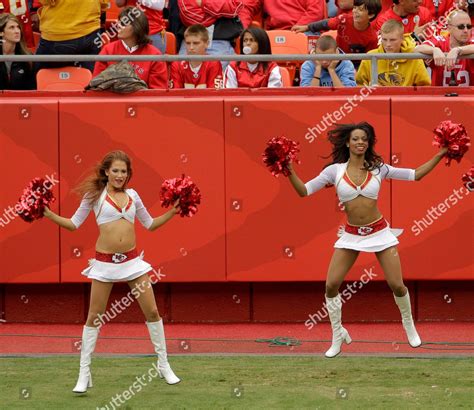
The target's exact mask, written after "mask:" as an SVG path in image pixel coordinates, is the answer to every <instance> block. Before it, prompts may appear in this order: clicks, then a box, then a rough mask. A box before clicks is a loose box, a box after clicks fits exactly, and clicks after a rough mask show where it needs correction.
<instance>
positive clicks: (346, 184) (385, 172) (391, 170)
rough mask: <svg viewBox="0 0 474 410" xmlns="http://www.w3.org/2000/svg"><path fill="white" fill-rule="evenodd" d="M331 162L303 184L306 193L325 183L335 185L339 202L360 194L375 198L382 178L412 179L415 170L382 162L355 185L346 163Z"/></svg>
mask: <svg viewBox="0 0 474 410" xmlns="http://www.w3.org/2000/svg"><path fill="white" fill-rule="evenodd" d="M348 164H349V162H346V163H343V164H332V165H329V166H328V167H326V168H324V169H323V171H322V172H321V173H320V174H319V175H318V176H317V177H316V178H313V179H312V180H311V181H308V182H307V183H306V184H305V187H306V190H307V192H308V195H311V194H314V193H315V192H316V191H319V190H320V189H321V188H324V187H325V186H326V185H327V184H332V185H335V187H336V192H337V196H338V197H339V200H340V201H341V202H348V201H351V200H353V199H354V198H357V197H358V196H359V195H362V196H364V197H366V198H371V199H377V198H378V195H379V191H380V184H381V182H382V180H383V179H399V180H403V181H414V180H415V170H414V169H409V168H395V167H392V166H391V165H387V164H383V165H382V166H381V167H380V168H376V169H375V170H373V171H369V172H368V173H367V178H366V179H365V181H364V182H363V183H362V185H359V186H358V185H356V184H354V182H352V181H351V179H350V178H349V175H348V174H347V165H348Z"/></svg>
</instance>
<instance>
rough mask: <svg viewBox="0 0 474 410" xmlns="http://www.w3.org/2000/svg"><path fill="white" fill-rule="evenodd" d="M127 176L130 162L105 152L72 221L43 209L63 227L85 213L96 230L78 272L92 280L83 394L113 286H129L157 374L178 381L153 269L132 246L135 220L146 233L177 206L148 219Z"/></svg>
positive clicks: (83, 348)
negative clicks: (88, 257) (90, 254)
mask: <svg viewBox="0 0 474 410" xmlns="http://www.w3.org/2000/svg"><path fill="white" fill-rule="evenodd" d="M131 177H132V167H131V161H130V158H129V157H128V156H127V154H125V153H124V152H122V151H112V152H109V153H108V154H107V155H106V156H105V157H104V158H103V159H102V161H101V162H100V163H99V164H98V165H97V166H96V169H95V172H94V173H93V174H92V175H90V176H89V177H88V178H86V179H85V180H84V181H83V182H82V183H81V184H80V185H79V187H78V188H77V191H78V192H79V193H80V194H82V195H83V199H82V202H81V204H80V206H79V208H78V209H77V211H76V213H75V214H74V215H73V216H72V218H70V219H68V218H64V217H61V216H59V215H56V214H55V213H54V212H52V211H51V210H50V209H49V208H47V207H46V208H45V212H44V216H45V217H46V218H48V219H50V220H51V221H53V222H54V223H56V224H57V225H59V226H60V227H62V228H66V229H68V230H70V231H74V230H76V229H78V228H79V227H80V226H81V224H82V223H83V222H84V221H85V219H86V218H87V216H88V215H89V213H90V211H91V210H93V211H94V213H95V217H96V221H97V224H98V226H99V238H98V239H97V242H96V246H95V248H96V257H95V259H93V260H92V261H91V262H90V266H89V267H88V268H87V269H85V270H84V271H83V272H82V274H83V275H85V276H87V277H88V278H89V279H92V286H91V296H90V305H89V313H88V315H87V321H86V324H85V326H84V330H83V333H82V346H81V361H80V370H79V379H78V381H77V384H76V386H75V387H74V389H73V392H75V393H85V392H86V391H87V388H88V387H92V376H91V371H90V364H91V356H92V353H93V351H94V348H95V344H96V341H97V338H98V336H99V327H100V326H99V325H100V321H101V316H102V315H103V314H104V312H105V309H106V307H107V301H108V299H109V295H110V292H111V290H112V286H113V283H114V282H128V284H129V286H130V288H131V290H132V294H133V296H134V297H135V298H136V299H137V300H138V303H139V305H140V308H141V309H142V311H143V314H144V315H145V318H146V325H147V327H148V330H149V333H150V338H151V341H152V343H153V345H154V347H155V352H156V353H157V355H158V370H159V373H160V377H162V378H163V377H164V378H165V380H166V382H167V383H168V384H176V383H179V382H180V379H179V378H178V377H176V375H175V374H174V372H173V370H172V369H171V367H170V365H169V363H168V359H167V353H166V343H165V334H164V330H163V321H162V319H161V317H160V314H159V312H158V309H157V307H156V302H155V296H154V293H153V288H152V286H151V281H150V278H149V276H148V274H147V273H148V272H150V271H151V270H152V267H151V265H150V264H149V263H147V262H145V261H144V260H143V253H142V254H141V255H139V254H138V252H137V250H136V248H135V229H134V222H135V217H137V218H138V220H139V221H140V222H141V224H142V225H143V226H144V227H145V228H146V229H148V230H149V231H154V230H155V229H157V228H159V227H160V226H162V225H163V224H165V223H166V222H168V221H169V220H170V219H171V218H172V217H173V216H174V215H175V214H176V213H177V212H179V210H180V209H179V206H178V204H177V203H175V205H174V206H173V208H171V209H170V210H169V211H168V212H166V213H165V214H163V215H161V216H159V217H157V218H152V217H151V216H150V214H149V213H148V211H147V209H146V208H145V206H144V205H143V202H142V200H141V199H140V197H139V195H138V193H137V192H136V191H135V190H133V189H131V188H128V187H127V186H128V183H129V182H130V179H131Z"/></svg>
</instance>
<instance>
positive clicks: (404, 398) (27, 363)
mask: <svg viewBox="0 0 474 410" xmlns="http://www.w3.org/2000/svg"><path fill="white" fill-rule="evenodd" d="M78 361H79V360H78V357H46V358H1V359H0V370H1V371H0V377H1V379H0V398H1V399H0V400H1V401H0V408H1V409H17V408H23V409H44V410H49V409H96V408H99V409H100V408H107V409H114V408H121V409H158V408H160V409H317V408H319V409H328V408H329V409H331V408H360V409H372V408H380V409H405V408H419V409H426V408H439V409H448V408H449V409H451V408H465V409H472V408H474V398H473V397H474V395H473V393H474V391H473V374H474V372H473V367H474V366H473V364H474V359H473V358H465V359H454V358H453V359H446V358H443V359H414V358H409V359H408V358H376V357H338V358H336V359H332V360H328V359H324V358H321V357H306V356H303V357H302V356H298V357H289V356H282V357H278V356H277V357H276V356H239V357H237V356H234V357H232V356H228V357H222V356H221V357H219V356H216V357H212V356H205V357H203V356H199V357H196V356H187V357H183V356H180V357H171V363H172V366H173V369H174V370H175V372H176V373H177V375H178V376H180V377H181V378H182V382H181V383H180V384H178V385H175V386H168V385H167V384H166V383H165V382H164V381H163V380H160V379H159V378H152V376H153V375H154V373H148V372H149V370H150V369H152V364H153V363H154V359H153V358H152V357H140V358H136V357H133V358H130V357H124V358H115V357H114V358H107V357H97V358H95V359H94V360H93V367H92V374H93V382H94V387H93V388H92V389H90V390H89V391H88V393H87V394H84V395H75V394H74V393H72V392H71V389H72V387H73V386H74V384H75V382H76V377H77V371H78ZM150 374H151V375H152V376H150ZM142 375H145V377H144V378H142V379H140V380H141V383H139V382H138V381H137V379H136V377H141V376H142ZM134 382H135V384H134ZM139 387H140V391H139ZM126 390H128V396H130V398H129V399H128V400H125V399H126V398H127V393H123V392H124V391H126ZM120 393H121V394H122V396H121V398H119V397H118V396H116V395H117V394H120ZM114 397H116V399H115V403H116V404H117V405H116V406H115V407H114V406H113V405H112V404H113V403H112V399H113V398H114ZM120 400H121V401H122V404H121V402H120ZM106 406H108V407H106Z"/></svg>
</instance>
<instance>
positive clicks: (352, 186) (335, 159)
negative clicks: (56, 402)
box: [289, 122, 448, 357]
mask: <svg viewBox="0 0 474 410" xmlns="http://www.w3.org/2000/svg"><path fill="white" fill-rule="evenodd" d="M328 136H329V141H330V142H331V143H332V144H333V150H332V154H331V155H332V162H331V163H329V164H328V165H326V167H325V168H324V169H323V171H322V172H321V173H320V174H319V175H318V176H317V177H316V178H314V179H312V180H311V181H309V182H307V183H306V184H304V183H303V182H302V181H301V179H300V178H298V176H297V175H296V173H295V171H294V170H293V167H292V166H291V165H290V166H289V170H290V172H291V174H290V176H289V179H290V182H291V184H292V185H293V187H294V188H295V190H296V192H297V193H298V194H299V195H300V196H302V197H303V196H308V195H311V194H313V193H315V192H316V191H319V190H320V189H321V188H323V187H325V186H326V185H327V184H332V185H334V186H335V188H336V192H337V195H338V197H339V200H340V201H341V202H342V203H343V204H344V209H345V212H346V214H347V224H346V225H345V230H344V233H343V234H342V236H341V237H340V238H339V240H338V241H337V242H336V243H335V244H334V247H335V250H334V254H333V256H332V259H331V262H330V264H329V269H328V273H327V279H326V296H325V297H326V308H327V309H328V312H329V318H330V320H331V327H332V345H331V347H330V349H329V350H328V351H327V352H326V354H325V355H326V357H335V356H337V355H338V354H339V353H340V352H341V346H342V344H343V343H344V342H345V343H347V344H349V343H351V341H352V340H351V337H350V336H349V332H348V331H347V330H346V329H345V328H344V327H342V324H341V311H342V302H341V297H340V295H339V287H340V286H341V284H342V282H343V280H344V278H345V277H346V275H347V273H348V272H349V270H350V268H351V267H352V265H353V264H354V262H355V261H356V259H357V257H358V255H359V252H375V255H376V257H377V260H378V261H379V263H380V265H381V267H382V269H383V271H384V274H385V279H386V280H387V283H388V285H389V286H390V289H391V290H392V292H393V294H394V298H395V302H396V304H397V306H398V308H399V309H400V313H401V316H402V322H403V327H404V328H405V332H406V334H407V338H408V342H409V344H410V346H412V347H418V346H420V345H421V340H420V337H419V336H418V333H417V331H416V329H415V325H414V323H413V318H412V314H411V306H410V295H409V294H408V289H407V287H406V286H405V285H404V283H403V278H402V270H401V266H400V257H399V256H398V252H397V250H396V245H397V244H398V243H399V242H398V240H397V238H396V236H395V234H396V233H397V232H392V230H391V229H390V227H389V224H388V222H387V221H386V220H385V219H384V217H383V216H382V214H381V213H380V211H379V209H378V207H377V198H378V194H379V191H380V186H381V183H382V180H383V179H398V180H405V181H419V180H420V179H422V178H423V177H424V176H425V175H427V174H429V173H430V172H431V171H432V170H433V169H434V167H435V166H436V165H437V164H438V163H439V162H440V161H441V159H442V158H443V156H444V155H445V154H446V152H447V150H448V149H447V148H441V149H440V150H439V152H438V153H437V154H436V155H435V156H434V157H433V158H431V159H430V160H429V161H428V162H426V163H425V164H423V165H420V166H419V167H418V168H416V169H408V168H395V167H392V166H390V165H388V164H385V163H384V162H383V159H382V158H381V157H380V156H379V155H378V154H377V153H376V152H375V150H374V146H375V143H376V136H375V131H374V128H373V127H372V126H371V125H370V124H368V123H367V122H361V123H359V124H341V125H338V126H336V127H335V129H333V130H331V131H329V133H328ZM394 231H395V230H394ZM394 233H395V234H394ZM400 233H401V232H400ZM398 234H399V233H398Z"/></svg>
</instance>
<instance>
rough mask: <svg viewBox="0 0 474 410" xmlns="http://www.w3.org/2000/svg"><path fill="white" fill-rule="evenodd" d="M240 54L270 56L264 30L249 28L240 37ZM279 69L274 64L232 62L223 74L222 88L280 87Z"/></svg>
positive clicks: (281, 84) (269, 47)
mask: <svg viewBox="0 0 474 410" xmlns="http://www.w3.org/2000/svg"><path fill="white" fill-rule="evenodd" d="M240 54H247V55H248V54H272V46H271V44H270V39H269V38H268V34H267V32H266V31H265V30H262V29H261V28H257V27H249V28H248V29H247V30H244V32H243V33H242V35H241V36H240ZM282 86H283V83H282V80H281V74H280V68H279V67H278V65H277V64H276V63H275V62H273V61H272V62H267V61H265V62H259V61H254V62H247V61H239V62H236V61H232V62H231V63H230V64H229V65H228V66H227V68H226V70H225V73H224V88H239V87H248V88H260V87H282Z"/></svg>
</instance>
